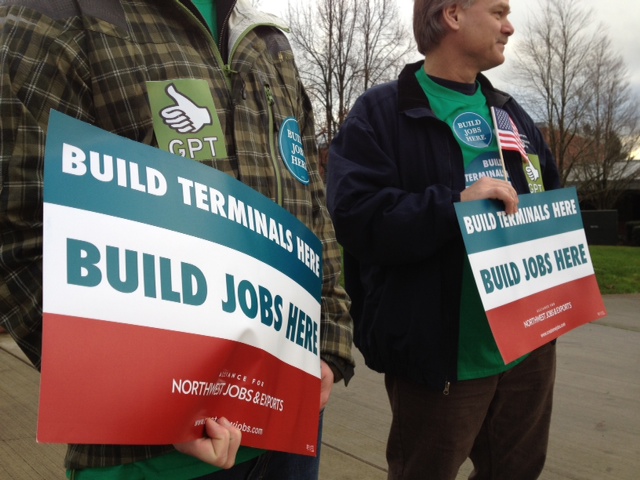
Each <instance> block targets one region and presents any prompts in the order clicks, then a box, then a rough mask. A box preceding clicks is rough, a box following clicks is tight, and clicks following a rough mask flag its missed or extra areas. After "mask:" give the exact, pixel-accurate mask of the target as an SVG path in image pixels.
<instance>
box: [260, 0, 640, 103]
mask: <svg viewBox="0 0 640 480" xmlns="http://www.w3.org/2000/svg"><path fill="white" fill-rule="evenodd" d="M289 1H290V2H304V1H309V0H262V1H261V8H262V9H263V10H266V11H269V12H272V13H276V14H279V15H281V16H282V12H283V11H286V8H287V4H288V2H289ZM576 1H577V2H579V3H580V4H583V5H584V8H586V9H592V10H593V11H594V18H595V20H594V21H595V22H601V23H602V25H603V28H604V29H605V31H606V32H607V34H608V35H609V37H610V38H611V40H612V44H613V46H614V48H616V49H618V51H619V52H620V54H621V55H622V58H623V59H624V61H625V64H626V66H627V69H628V71H629V82H630V84H631V88H632V91H633V93H634V94H635V95H636V98H639V99H640V27H639V25H638V22H639V21H640V1H639V0H576ZM397 2H398V7H399V8H400V11H401V13H402V16H403V17H404V18H406V21H407V25H408V26H410V23H411V14H412V9H413V0H397ZM510 4H511V11H512V14H511V16H510V17H509V18H510V20H511V23H513V25H514V27H515V30H516V33H515V35H514V36H513V37H512V43H516V42H517V39H518V34H519V30H518V29H519V27H524V25H525V24H526V23H527V20H528V18H529V17H530V16H531V14H532V10H533V9H535V8H536V7H537V5H538V1H535V0H511V2H510ZM511 48H512V47H511ZM416 53H417V52H416ZM506 56H507V62H506V63H505V65H503V66H501V67H498V68H496V69H494V70H492V71H490V72H488V75H489V77H490V78H491V79H492V80H493V81H494V82H495V83H496V85H497V86H499V87H500V88H505V86H504V84H502V83H501V81H502V80H503V79H506V78H508V71H509V59H510V58H512V57H513V54H512V51H511V49H510V45H507V50H506ZM507 90H508V88H507Z"/></svg>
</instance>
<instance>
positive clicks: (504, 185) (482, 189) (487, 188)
mask: <svg viewBox="0 0 640 480" xmlns="http://www.w3.org/2000/svg"><path fill="white" fill-rule="evenodd" d="M460 200H461V201H462V202H472V201H474V200H500V201H502V202H503V203H504V206H505V211H506V213H507V215H512V214H514V213H516V212H517V211H518V201H519V200H518V193H517V192H516V191H515V189H514V188H513V187H512V186H511V184H510V183H509V182H505V181H504V180H497V179H495V178H490V177H482V178H481V179H480V180H478V181H477V182H476V183H474V184H473V185H471V186H470V187H468V188H466V189H465V190H463V191H462V193H461V194H460Z"/></svg>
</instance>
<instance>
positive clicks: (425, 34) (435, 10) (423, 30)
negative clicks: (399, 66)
mask: <svg viewBox="0 0 640 480" xmlns="http://www.w3.org/2000/svg"><path fill="white" fill-rule="evenodd" d="M473 2H475V0H414V3H413V36H414V37H415V39H416V43H417V44H418V51H419V52H420V53H421V54H423V55H426V54H427V52H429V51H430V50H433V49H434V48H435V47H436V46H437V45H438V44H439V43H440V42H441V41H442V38H443V37H444V34H445V32H446V30H445V28H444V24H443V23H442V11H443V10H444V9H445V8H448V7H450V6H451V5H456V4H458V5H460V6H461V7H462V8H469V7H470V6H471V5H472V4H473Z"/></svg>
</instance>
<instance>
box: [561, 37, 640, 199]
mask: <svg viewBox="0 0 640 480" xmlns="http://www.w3.org/2000/svg"><path fill="white" fill-rule="evenodd" d="M590 64H591V65H592V67H593V68H592V72H591V82H590V84H591V89H590V90H591V95H590V96H589V98H588V99H587V101H588V104H587V105H588V108H587V115H586V118H585V122H584V126H583V133H582V136H583V137H585V138H587V139H588V140H589V141H588V145H589V150H588V151H587V152H586V154H585V155H584V156H583V157H582V158H581V159H579V160H577V161H576V162H575V165H576V167H575V168H574V172H573V175H572V176H573V178H574V180H575V182H576V183H577V184H578V191H579V194H580V197H581V199H582V200H584V201H586V202H588V203H589V204H590V205H591V206H593V207H594V208H597V209H610V208H614V207H615V205H616V204H617V202H618V200H619V199H620V197H621V196H622V195H623V194H624V193H625V192H626V191H627V190H628V189H629V187H630V186H631V185H632V184H633V183H634V182H636V181H638V180H639V179H640V162H636V161H632V158H631V153H632V152H633V150H634V149H635V147H636V145H637V144H638V138H639V136H640V128H639V126H640V125H639V117H638V115H639V114H638V109H639V105H638V102H637V100H636V99H634V98H633V96H632V95H631V92H630V89H629V83H628V81H627V80H626V78H627V69H626V66H625V64H624V61H623V60H622V58H621V57H620V56H619V55H616V54H615V53H614V52H613V48H612V47H611V42H610V40H609V39H608V38H604V39H603V40H602V41H600V42H598V43H597V45H596V47H595V48H593V49H592V51H591V58H590Z"/></svg>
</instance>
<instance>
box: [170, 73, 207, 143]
mask: <svg viewBox="0 0 640 480" xmlns="http://www.w3.org/2000/svg"><path fill="white" fill-rule="evenodd" d="M167 95H169V96H170V97H171V98H172V99H173V100H174V101H175V102H176V105H174V106H172V107H167V108H165V109H163V110H162V111H161V112H160V115H161V116H162V119H163V120H164V123H166V124H167V125H168V126H169V127H171V128H173V129H174V130H176V131H178V132H179V133H196V132H199V131H200V130H202V128H203V127H204V126H205V125H211V114H210V113H209V110H207V109H206V108H204V107H199V106H197V105H196V104H195V103H193V102H192V101H191V100H190V99H189V98H187V97H185V96H184V95H182V94H181V93H180V92H178V91H177V90H176V87H175V86H174V85H173V84H171V85H169V86H168V87H167Z"/></svg>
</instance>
